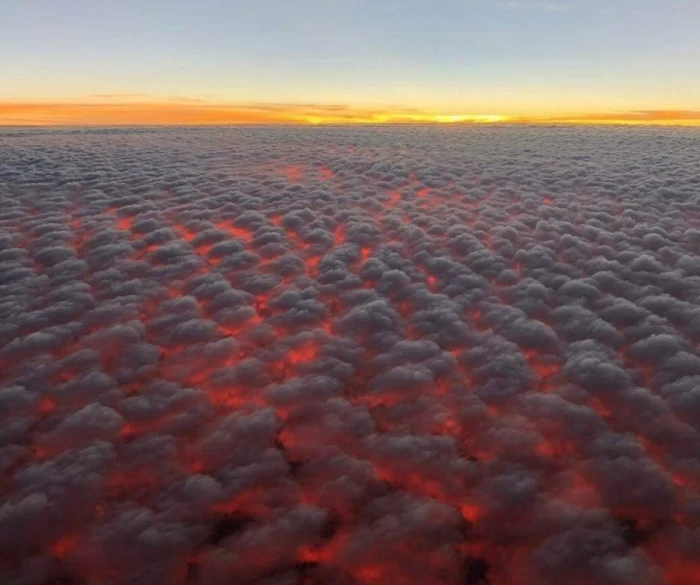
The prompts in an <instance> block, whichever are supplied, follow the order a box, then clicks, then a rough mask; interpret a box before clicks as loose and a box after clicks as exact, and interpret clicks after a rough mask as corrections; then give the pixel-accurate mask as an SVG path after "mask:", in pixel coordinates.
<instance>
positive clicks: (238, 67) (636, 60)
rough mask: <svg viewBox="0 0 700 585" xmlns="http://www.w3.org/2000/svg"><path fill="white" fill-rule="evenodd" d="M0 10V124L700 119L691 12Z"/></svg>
mask: <svg viewBox="0 0 700 585" xmlns="http://www.w3.org/2000/svg"><path fill="white" fill-rule="evenodd" d="M0 7H1V12H2V18H1V19H0V80H2V83H1V84H0V123H6V124H18V123H19V124H22V123H28V124H35V123H66V124H68V123H86V124H91V123H95V124H97V123H125V124H128V123H136V124H138V123H177V122H181V123H221V122H255V123H258V122H271V123H277V122H310V123H317V122H412V121H413V122H423V121H434V122H499V121H511V120H514V121H530V120H532V121H538V120H542V121H570V120H575V121H581V122H583V121H593V122H606V121H610V122H617V121H626V122H665V123H684V124H700V75H698V73H697V72H698V71H700V36H699V35H698V34H697V31H698V30H700V2H698V1H697V0H605V1H604V0H548V1H543V2H540V1H531V0H513V1H501V0H401V1H399V0H226V1H225V0H199V1H197V2H194V1H192V0H0Z"/></svg>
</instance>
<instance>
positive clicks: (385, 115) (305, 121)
mask: <svg viewBox="0 0 700 585" xmlns="http://www.w3.org/2000/svg"><path fill="white" fill-rule="evenodd" d="M134 97H137V96H134ZM502 123H515V124H572V125H579V124H580V125H584V124H585V125H598V124H605V125H674V126H700V110H698V111H695V110H638V111H628V112H604V113H596V112H591V113H578V114H568V115H562V114H557V115H551V116H545V115H531V116H528V115H508V114H498V113H453V112H442V111H435V110H426V109H420V108H398V107H397V108H389V107H377V108H369V107H361V106H349V105H333V104H330V105H324V104H264V103H261V104H208V103H205V102H203V101H200V100H195V99H188V100H185V99H182V100H171V101H128V100H127V101H121V102H112V101H110V102H108V103H99V102H97V103H96V102H0V126H140V125H154V126H157V125H212V126H213V125H226V124H235V125H240V124H255V125H270V124H273V125H274V124H302V125H318V124H331V125H332V124H342V125H355V124H357V125H363V124H440V125H442V124H448V125H449V124H457V125H459V124H502Z"/></svg>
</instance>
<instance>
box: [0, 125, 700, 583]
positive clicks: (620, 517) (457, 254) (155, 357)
mask: <svg viewBox="0 0 700 585" xmlns="http://www.w3.org/2000/svg"><path fill="white" fill-rule="evenodd" d="M0 150H1V151H2V153H3V154H2V158H1V159H0V203H1V206H0V383H1V384H2V388H1V389H0V419H1V424H0V445H1V446H0V473H1V476H0V477H1V483H0V490H1V494H2V500H1V501H2V504H1V505H0V582H2V583H3V584H12V585H20V584H21V585H53V584H64V585H65V584H89V585H102V584H104V585H152V584H164V585H168V584H174V585H185V584H189V585H195V584H196V585H205V584H206V585H209V584H211V585H219V584H221V585H223V584H230V583H236V584H242V585H254V584H255V585H326V584H327V585H383V584H385V583H386V584H389V583H391V584H397V585H407V584H417V585H422V584H426V585H428V584H430V585H433V584H438V585H440V584H442V585H456V584H462V585H464V584H467V585H476V584H477V583H489V584H491V585H532V584H537V585H559V584H562V583H566V584H573V585H579V584H580V585H588V584H597V585H664V584H666V585H676V584H678V585H680V584H684V585H686V584H691V585H692V584H697V583H700V576H699V575H700V564H699V563H700V561H699V560H698V559H700V552H699V551H700V353H699V352H698V344H699V343H700V168H699V167H698V160H700V141H699V140H698V134H697V132H695V131H693V130H685V131H684V130H659V129H644V130H642V129H614V130H602V129H595V128H579V129H571V128H559V129H555V128H550V129H546V128H540V129H534V128H524V127H494V128H420V127H414V128H365V129H362V130H350V129H341V128H306V129H292V128H267V129H264V128H247V129H246V128H229V129H189V130H182V129H179V130H174V129H159V130H154V129H138V130H137V129H124V130H110V129H102V130H63V131H47V130H34V131H29V130H10V129H6V130H3V131H2V132H1V133H0Z"/></svg>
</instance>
